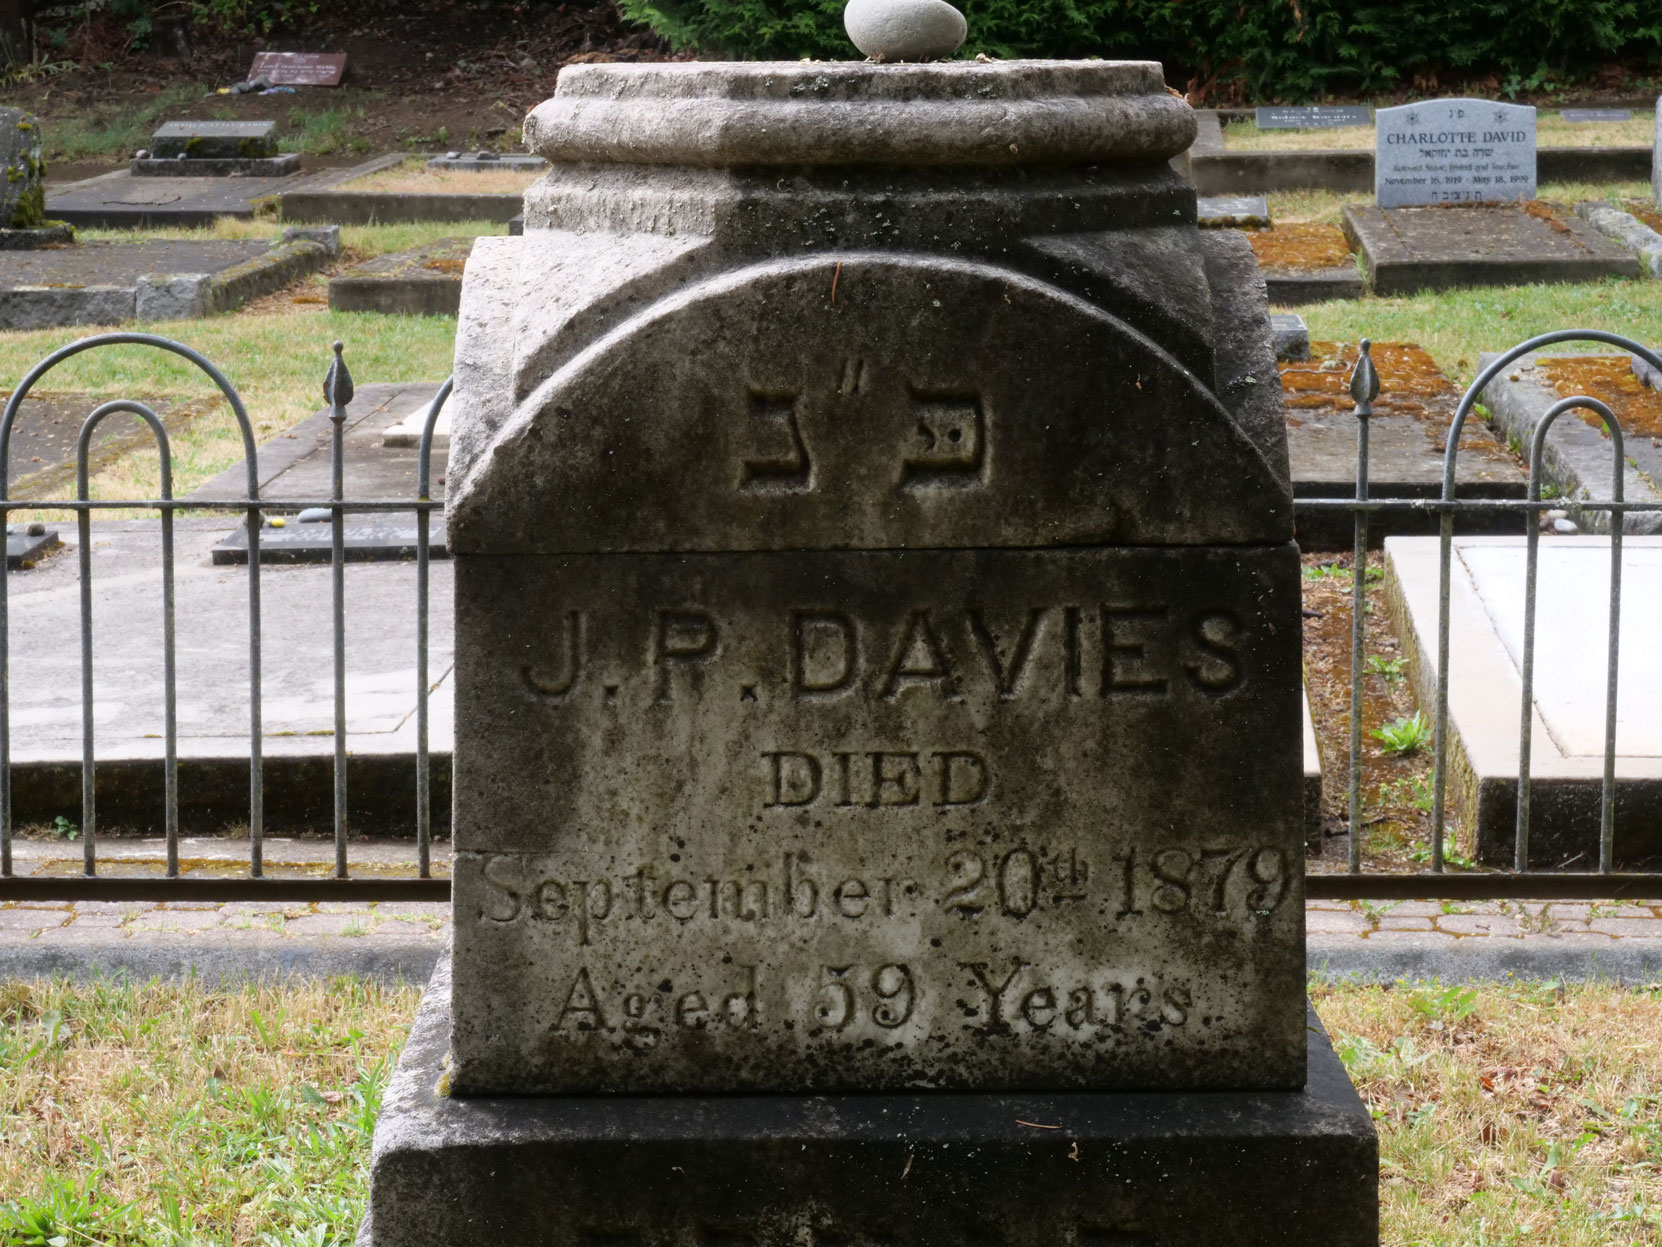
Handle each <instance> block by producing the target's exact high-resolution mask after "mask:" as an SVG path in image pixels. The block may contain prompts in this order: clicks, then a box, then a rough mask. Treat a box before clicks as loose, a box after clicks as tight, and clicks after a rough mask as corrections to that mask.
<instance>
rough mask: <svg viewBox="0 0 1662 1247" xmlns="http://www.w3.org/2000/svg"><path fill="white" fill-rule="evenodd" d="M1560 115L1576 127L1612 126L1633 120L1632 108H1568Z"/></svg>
mask: <svg viewBox="0 0 1662 1247" xmlns="http://www.w3.org/2000/svg"><path fill="white" fill-rule="evenodd" d="M1558 115H1559V116H1560V117H1562V118H1563V119H1564V120H1565V121H1567V122H1569V123H1570V124H1571V125H1575V126H1587V125H1610V124H1612V123H1614V122H1618V121H1632V120H1633V110H1632V109H1631V108H1566V109H1563V110H1562V111H1560V112H1559V114H1558Z"/></svg>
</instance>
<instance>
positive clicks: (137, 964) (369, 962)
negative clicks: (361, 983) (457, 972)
mask: <svg viewBox="0 0 1662 1247" xmlns="http://www.w3.org/2000/svg"><path fill="white" fill-rule="evenodd" d="M448 942H449V941H448V940H447V939H446V940H435V939H420V940H415V939H412V940H396V941H395V940H377V941H375V943H373V944H364V943H362V942H361V941H360V940H348V939H342V938H340V937H327V936H326V937H316V936H314V937H309V938H308V937H298V938H297V937H293V936H290V937H287V938H285V939H283V940H281V941H277V942H274V943H272V944H268V945H262V946H251V947H240V948H239V947H234V946H228V945H225V944H219V945H210V944H207V943H206V942H204V941H202V940H194V939H189V938H185V939H174V940H146V941H143V942H139V941H136V940H133V939H130V938H125V937H116V938H112V939H110V940H107V941H102V942H99V943H90V942H89V943H82V944H78V945H75V946H74V947H70V946H67V945H62V944H42V943H40V942H39V941H38V940H28V941H20V942H17V943H0V981H4V980H6V979H26V978H47V977H56V976H60V975H61V976H66V977H68V978H71V979H74V980H77V981H85V980H87V979H93V978H111V977H115V976H118V975H124V976H126V977H128V978H133V979H140V980H149V979H152V978H162V979H179V978H189V977H195V978H199V979H204V980H206V981H208V982H210V983H232V982H239V981H244V980H248V979H254V980H271V979H285V978H330V977H334V976H337V975H347V974H352V975H361V976H363V977H366V978H373V979H378V980H380V981H381V982H385V983H393V982H399V981H403V982H406V983H415V984H423V983H426V982H427V978H428V976H429V975H431V974H432V972H433V966H434V965H435V964H436V963H437V961H438V959H439V955H440V954H441V953H442V952H443V951H444V949H445V947H446V945H447V944H448Z"/></svg>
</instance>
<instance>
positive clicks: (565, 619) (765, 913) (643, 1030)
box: [366, 62, 1375, 1247]
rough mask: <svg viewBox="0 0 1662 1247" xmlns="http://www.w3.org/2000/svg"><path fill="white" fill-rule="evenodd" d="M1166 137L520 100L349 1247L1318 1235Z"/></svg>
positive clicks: (1273, 865) (1191, 231)
mask: <svg viewBox="0 0 1662 1247" xmlns="http://www.w3.org/2000/svg"><path fill="white" fill-rule="evenodd" d="M1193 134H1194V116H1193V114H1192V112H1191V111H1190V110H1189V108H1188V106H1187V105H1186V104H1184V103H1183V102H1182V101H1181V100H1180V99H1177V98H1176V97H1174V96H1172V95H1170V94H1168V93H1167V92H1166V91H1165V89H1164V84H1163V81H1162V78H1161V74H1160V71H1159V67H1158V66H1157V65H1152V64H1147V63H1124V62H1077V63H1075V62H1009V63H999V64H951V65H929V66H886V65H849V64H842V65H815V64H806V63H805V64H794V63H793V64H746V65H712V64H684V65H652V66H577V67H572V68H570V69H568V70H567V71H566V72H565V73H564V74H563V75H562V76H561V80H560V86H559V91H558V93H557V94H556V96H555V97H554V98H553V99H552V100H550V101H548V102H547V103H545V104H543V105H542V106H541V107H539V108H538V109H536V110H535V111H534V112H533V113H532V114H531V116H530V117H529V118H528V119H527V122H526V136H527V141H528V144H529V146H530V147H531V148H532V149H533V150H535V151H536V152H537V153H538V154H540V155H542V156H544V157H546V158H548V160H549V161H550V162H551V164H550V169H549V172H548V174H547V175H546V176H545V177H544V178H543V179H542V180H541V181H540V182H538V183H537V184H536V185H535V186H534V187H532V188H531V190H530V191H529V192H527V194H526V200H525V207H526V213H525V227H526V228H525V233H524V235H523V236H521V237H508V238H487V239H480V240H479V242H478V244H477V246H476V247H475V249H474V251H473V253H472V256H471V257H470V259H469V261H468V266H467V270H466V274H465V277H464V283H463V291H462V307H461V313H460V320H459V324H458V333H457V351H456V389H455V394H454V396H453V398H452V399H451V411H452V439H451V459H450V467H449V472H448V482H449V488H450V491H451V492H450V495H449V510H448V517H447V518H448V529H449V536H450V548H451V550H452V552H453V554H454V556H455V559H456V586H457V589H456V592H457V616H456V697H457V700H456V745H455V774H454V784H455V818H454V834H455V859H454V862H455V883H454V890H453V896H454V905H455V942H454V983H453V988H451V989H450V990H446V989H445V988H444V987H442V986H438V985H436V986H435V988H434V990H433V998H432V1000H431V1001H430V1002H429V1006H428V1010H427V1012H426V1013H425V1014H424V1021H423V1023H422V1026H423V1029H422V1031H421V1034H422V1036H423V1038H422V1040H421V1042H420V1043H419V1044H417V1043H412V1046H411V1049H410V1050H409V1052H408V1053H407V1055H406V1058H405V1064H404V1066H403V1072H402V1073H401V1074H400V1080H401V1081H400V1084H399V1085H400V1087H401V1088H404V1089H405V1090H404V1091H400V1092H399V1094H398V1095H396V1096H394V1097H390V1098H389V1100H388V1102H387V1106H386V1109H385V1112H384V1116H383V1119H382V1125H381V1128H380V1130H379V1131H378V1133H377V1143H376V1158H375V1161H374V1175H375V1176H374V1196H373V1207H372V1210H371V1227H370V1228H369V1229H368V1230H367V1231H366V1234H367V1237H368V1241H369V1242H370V1243H371V1244H373V1247H415V1245H416V1244H423V1245H425V1244H433V1245H434V1247H437V1245H438V1244H441V1243H442V1244H446V1245H451V1244H454V1245H455V1247H460V1245H461V1244H464V1243H467V1244H472V1243H476V1242H480V1241H514V1242H518V1241H524V1242H534V1243H550V1244H552V1243H578V1242H597V1241H615V1242H630V1243H640V1244H660V1243H662V1244H670V1243H676V1244H681V1243H687V1244H692V1243H717V1242H720V1243H757V1244H761V1243H768V1244H773V1243H787V1242H789V1243H801V1244H806V1243H815V1244H830V1243H861V1242H891V1243H896V1244H900V1243H906V1244H925V1243H929V1244H933V1243H941V1242H957V1241H979V1242H988V1243H991V1242H1004V1243H1039V1242H1047V1243H1048V1242H1057V1241H1059V1242H1064V1243H1098V1244H1108V1243H1114V1244H1121V1245H1126V1244H1143V1243H1147V1244H1159V1245H1160V1247H1170V1245H1171V1244H1177V1243H1191V1242H1192V1243H1200V1242H1217V1241H1220V1240H1221V1241H1231V1242H1236V1243H1242V1244H1247V1243H1266V1244H1268V1243H1289V1244H1290V1243H1293V1242H1309V1241H1311V1238H1312V1236H1313V1235H1314V1234H1315V1233H1316V1232H1317V1228H1318V1227H1319V1230H1320V1233H1321V1235H1322V1237H1323V1239H1324V1241H1325V1242H1328V1243H1332V1244H1344V1245H1345V1247H1350V1245H1352V1244H1355V1245H1356V1247H1360V1245H1361V1244H1363V1243H1367V1244H1369V1245H1370V1247H1371V1244H1372V1243H1373V1242H1374V1240H1375V1225H1374V1217H1373V1211H1372V1209H1373V1191H1374V1186H1373V1170H1372V1165H1373V1156H1374V1153H1373V1143H1372V1134H1371V1129H1370V1127H1369V1124H1368V1121H1367V1118H1366V1115H1365V1114H1362V1113H1361V1112H1360V1110H1359V1106H1358V1105H1357V1104H1356V1101H1355V1098H1354V1096H1353V1095H1349V1093H1348V1091H1347V1090H1346V1089H1345V1088H1344V1086H1343V1075H1342V1073H1341V1072H1340V1071H1338V1068H1337V1065H1336V1063H1335V1062H1334V1061H1333V1058H1332V1056H1331V1053H1328V1052H1326V1050H1325V1048H1323V1049H1312V1047H1311V1040H1310V1032H1309V1030H1308V1029H1307V1026H1306V1007H1305V1001H1304V951H1303V903H1302V902H1303V871H1302V859H1303V819H1302V811H1301V786H1302V773H1303V767H1302V733H1301V706H1300V695H1301V681H1300V665H1301V664H1300V653H1299V633H1300V618H1301V616H1300V606H1299V565H1298V552H1297V548H1296V547H1295V546H1294V544H1293V541H1292V493H1291V488H1290V485H1289V478H1288V471H1287V449H1286V441H1285V429H1284V424H1283V420H1282V413H1281V409H1280V401H1279V390H1278V386H1277V380H1276V378H1277V374H1276V369H1275V359H1274V351H1273V348H1272V340H1271V335H1270V329H1269V322H1268V317H1267V314H1266V308H1265V301H1264V290H1263V286H1262V283H1261V281H1260V280H1259V278H1258V277H1257V267H1256V264H1255V262H1254V261H1253V258H1252V254H1251V251H1250V248H1249V247H1248V245H1247V244H1246V242H1245V241H1244V240H1243V239H1241V238H1240V237H1239V236H1237V235H1232V234H1227V233H1220V232H1216V231H1208V232H1207V233H1205V234H1202V232H1201V231H1199V230H1198V229H1197V228H1196V219H1195V199H1194V191H1193V188H1192V187H1191V186H1189V185H1188V184H1187V183H1186V182H1185V181H1183V179H1182V178H1181V177H1179V176H1178V175H1177V174H1176V173H1174V172H1173V171H1172V169H1171V168H1170V167H1169V165H1168V163H1167V162H1168V161H1169V159H1170V158H1171V157H1172V156H1173V155H1175V154H1176V153H1178V152H1181V151H1182V150H1184V149H1185V148H1186V147H1187V146H1188V145H1189V143H1190V142H1191V140H1192V138H1193ZM446 1025H448V1057H447V1064H446V1065H445V1067H444V1073H443V1077H442V1081H441V1080H440V1079H439V1068H440V1066H439V1061H440V1057H439V1048H440V1047H441V1046H442V1045H443V1041H442V1040H441V1039H440V1038H439V1037H438V1036H439V1034H440V1033H441V1032H442V1030H443V1028H444V1027H445V1026H446ZM1313 1053H1314V1055H1312V1054H1313ZM1312 1062H1314V1063H1315V1070H1314V1073H1312ZM1312 1080H1313V1081H1312ZM434 1088H440V1090H437V1091H435V1090H434ZM439 1096H442V1097H444V1098H443V1099H440V1098H436V1097H439ZM507 1096H512V1097H520V1098H519V1099H516V1100H514V1101H513V1102H512V1105H511V1106H510V1105H507V1104H505V1103H504V1102H503V1101H502V1100H499V1099H496V1098H494V1097H507ZM526 1097H532V1098H526ZM625 1097H632V1098H625ZM710 1097H725V1098H710ZM492 1106H495V1107H492ZM467 1123H476V1124H467ZM1051 1126H1056V1127H1059V1129H1058V1130H1051V1129H1049V1127H1051ZM1075 1144H1077V1148H1075V1146H1074V1145H1075ZM1335 1174H1338V1175H1340V1176H1339V1177H1338V1178H1335ZM683 1177H684V1178H686V1181H685V1182H683V1181H682V1179H683ZM1336 1208H1337V1209H1338V1210H1339V1211H1337V1212H1336V1211H1335V1209H1336Z"/></svg>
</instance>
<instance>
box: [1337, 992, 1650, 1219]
mask: <svg viewBox="0 0 1662 1247" xmlns="http://www.w3.org/2000/svg"><path fill="white" fill-rule="evenodd" d="M1312 996H1313V998H1314V1000H1315V1004H1316V1008H1317V1011H1318V1012H1319V1013H1320V1014H1321V1016H1322V1020H1323V1021H1324V1022H1325V1023H1326V1025H1327V1027H1328V1029H1329V1031H1330V1032H1331V1033H1332V1035H1333V1038H1334V1042H1335V1046H1336V1048H1337V1049H1338V1051H1339V1053H1340V1055H1341V1056H1342V1057H1343V1058H1344V1061H1345V1065H1346V1066H1347V1068H1348V1069H1349V1070H1350V1075H1351V1078H1352V1079H1353V1080H1354V1081H1355V1082H1356V1085H1357V1089H1358V1090H1359V1091H1360V1092H1361V1093H1362V1096H1363V1098H1364V1100H1366V1102H1367V1104H1368V1107H1369V1109H1370V1110H1371V1112H1372V1113H1373V1116H1374V1120H1375V1121H1376V1122H1377V1123H1378V1126H1379V1132H1380V1211H1381V1222H1382V1229H1381V1242H1382V1243H1383V1244H1386V1245H1393V1244H1402V1245H1404V1247H1407V1245H1409V1244H1414V1245H1416V1247H1417V1245H1419V1244H1436V1245H1437V1247H1498V1245H1500V1244H1526V1243H1542V1244H1549V1243H1550V1244H1552V1245H1553V1247H1605V1245H1607V1244H1611V1243H1654V1242H1657V1241H1658V1240H1659V1238H1662V996H1659V995H1658V993H1657V992H1656V991H1655V990H1650V991H1643V990H1641V991H1632V990H1624V989H1621V988H1614V987H1609V986H1602V985H1595V986H1572V987H1563V986H1559V985H1555V984H1544V985H1543V984H1514V985H1502V986H1497V987H1479V988H1472V987H1450V986H1444V985H1441V984H1436V983H1433V984H1428V985H1420V986H1414V987H1405V986H1399V987H1396V988H1394V989H1393V988H1388V987H1355V986H1343V987H1340V986H1332V985H1327V986H1323V985H1314V986H1313V987H1312Z"/></svg>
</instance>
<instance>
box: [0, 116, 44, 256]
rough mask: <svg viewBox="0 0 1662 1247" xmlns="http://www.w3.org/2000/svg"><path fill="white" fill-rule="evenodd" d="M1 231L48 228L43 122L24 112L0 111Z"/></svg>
mask: <svg viewBox="0 0 1662 1247" xmlns="http://www.w3.org/2000/svg"><path fill="white" fill-rule="evenodd" d="M0 165H4V168H3V169H0V177H3V181H0V229H8V230H35V229H39V228H41V227H42V226H43V225H45V224H46V191H45V189H44V181H45V178H46V157H45V154H44V153H43V151H42V149H41V141H40V122H39V121H38V120H36V119H35V118H34V117H32V116H30V115H29V114H28V113H26V112H23V111H22V110H21V109H16V108H4V109H0Z"/></svg>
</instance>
